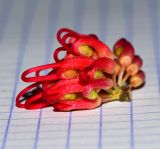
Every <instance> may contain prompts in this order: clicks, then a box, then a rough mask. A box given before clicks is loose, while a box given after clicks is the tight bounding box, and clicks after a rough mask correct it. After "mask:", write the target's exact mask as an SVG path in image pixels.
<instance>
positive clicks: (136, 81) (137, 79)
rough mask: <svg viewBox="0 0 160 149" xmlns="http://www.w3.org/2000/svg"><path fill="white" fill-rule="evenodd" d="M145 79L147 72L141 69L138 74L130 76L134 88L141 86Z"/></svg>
mask: <svg viewBox="0 0 160 149" xmlns="http://www.w3.org/2000/svg"><path fill="white" fill-rule="evenodd" d="M144 81H145V74H144V72H143V71H139V72H138V73H137V74H136V75H134V76H132V77H131V78H130V85H131V86H132V87H133V88H136V87H139V86H141V85H142V84H143V83H144Z"/></svg>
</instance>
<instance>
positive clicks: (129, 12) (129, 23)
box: [123, 0, 135, 149]
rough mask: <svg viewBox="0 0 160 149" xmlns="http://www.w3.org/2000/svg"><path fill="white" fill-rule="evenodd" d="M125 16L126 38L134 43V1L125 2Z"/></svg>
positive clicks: (131, 142) (131, 109)
mask: <svg viewBox="0 0 160 149" xmlns="http://www.w3.org/2000/svg"><path fill="white" fill-rule="evenodd" d="M123 5H124V14H125V21H126V22H125V23H126V26H125V28H126V37H127V38H128V39H129V40H130V41H133V17H134V16H133V14H134V12H133V9H134V8H133V5H134V2H133V0H124V3H123ZM133 119H134V118H133V101H132V99H131V101H130V148H131V149H135V138H134V120H133Z"/></svg>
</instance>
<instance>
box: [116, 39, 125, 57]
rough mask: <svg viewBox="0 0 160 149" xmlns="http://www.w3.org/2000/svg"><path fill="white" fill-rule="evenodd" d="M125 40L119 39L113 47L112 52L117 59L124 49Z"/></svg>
mask: <svg viewBox="0 0 160 149" xmlns="http://www.w3.org/2000/svg"><path fill="white" fill-rule="evenodd" d="M126 42H127V40H126V39H125V38H121V39H119V40H118V41H117V42H116V43H115V45H114V46H113V52H114V54H115V55H116V56H117V57H118V56H119V55H120V54H121V52H122V51H123V49H124V46H125V44H126Z"/></svg>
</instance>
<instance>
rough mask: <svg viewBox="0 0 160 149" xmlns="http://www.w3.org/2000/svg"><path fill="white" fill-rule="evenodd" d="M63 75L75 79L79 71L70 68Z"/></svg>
mask: <svg viewBox="0 0 160 149" xmlns="http://www.w3.org/2000/svg"><path fill="white" fill-rule="evenodd" d="M63 76H64V77H65V78H67V79H74V78H76V77H77V76H78V72H77V70H74V69H70V70H67V71H65V72H63Z"/></svg>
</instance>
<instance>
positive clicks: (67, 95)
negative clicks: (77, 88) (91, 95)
mask: <svg viewBox="0 0 160 149" xmlns="http://www.w3.org/2000/svg"><path fill="white" fill-rule="evenodd" d="M76 97H77V96H76V93H70V94H66V95H64V99H65V100H75V99H76Z"/></svg>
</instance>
